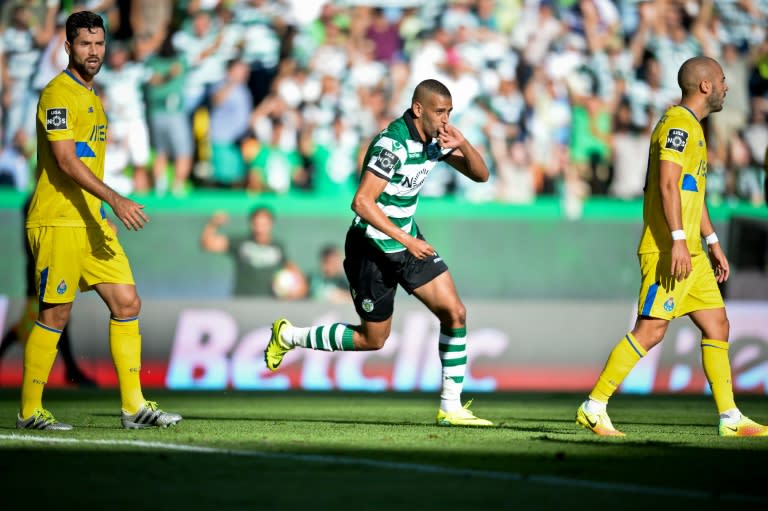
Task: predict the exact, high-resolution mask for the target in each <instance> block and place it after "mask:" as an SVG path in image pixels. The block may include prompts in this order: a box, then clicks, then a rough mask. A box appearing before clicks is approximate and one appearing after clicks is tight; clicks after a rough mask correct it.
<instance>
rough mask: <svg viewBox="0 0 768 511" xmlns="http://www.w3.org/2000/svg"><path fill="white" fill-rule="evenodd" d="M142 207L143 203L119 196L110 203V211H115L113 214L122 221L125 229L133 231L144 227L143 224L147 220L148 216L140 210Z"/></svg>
mask: <svg viewBox="0 0 768 511" xmlns="http://www.w3.org/2000/svg"><path fill="white" fill-rule="evenodd" d="M143 209H144V205H143V204H139V203H137V202H134V201H132V200H131V199H127V198H125V197H120V196H118V197H117V199H115V201H114V204H112V211H114V212H115V216H117V218H119V219H120V221H121V222H123V225H125V227H126V229H128V230H134V231H138V230H139V229H142V228H144V224H146V223H147V222H149V217H148V216H147V215H146V213H144V211H142V210H143Z"/></svg>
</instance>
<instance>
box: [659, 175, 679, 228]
mask: <svg viewBox="0 0 768 511" xmlns="http://www.w3.org/2000/svg"><path fill="white" fill-rule="evenodd" d="M660 188H661V203H662V205H663V209H664V218H665V219H666V221H667V226H668V227H669V230H670V232H671V231H678V230H682V229H683V214H682V210H681V206H680V190H679V189H678V187H677V184H676V183H675V184H673V183H662V184H661V186H660Z"/></svg>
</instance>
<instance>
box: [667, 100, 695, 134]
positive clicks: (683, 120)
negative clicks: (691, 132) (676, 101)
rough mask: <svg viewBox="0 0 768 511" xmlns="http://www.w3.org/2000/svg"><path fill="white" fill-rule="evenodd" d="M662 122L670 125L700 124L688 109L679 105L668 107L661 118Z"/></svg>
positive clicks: (689, 126) (693, 125) (690, 126)
mask: <svg viewBox="0 0 768 511" xmlns="http://www.w3.org/2000/svg"><path fill="white" fill-rule="evenodd" d="M661 122H662V124H665V125H667V126H670V127H683V128H691V129H693V128H696V127H698V126H701V123H699V120H698V119H697V118H696V116H695V115H694V114H693V112H691V111H690V110H689V109H687V108H685V107H684V106H681V105H676V106H673V107H670V108H669V109H668V110H667V111H666V112H665V113H664V116H663V117H662V118H661Z"/></svg>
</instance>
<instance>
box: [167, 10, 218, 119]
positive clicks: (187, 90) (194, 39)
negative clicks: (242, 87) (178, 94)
mask: <svg viewBox="0 0 768 511" xmlns="http://www.w3.org/2000/svg"><path fill="white" fill-rule="evenodd" d="M172 37H173V45H174V47H175V48H176V50H177V51H178V52H179V53H181V54H182V55H183V56H184V58H185V60H186V62H187V64H188V65H189V71H188V73H187V77H186V81H185V87H184V109H185V110H186V111H187V112H188V113H189V114H192V113H193V112H194V111H195V110H197V109H198V108H199V107H201V106H203V105H204V103H205V102H206V99H207V94H208V91H209V89H210V87H211V86H212V85H213V84H214V83H216V82H218V81H220V80H221V79H222V78H223V77H224V74H225V63H224V62H222V61H221V60H220V59H219V58H218V57H217V56H216V52H217V50H218V48H219V45H220V44H221V41H222V32H221V30H219V27H217V26H216V24H215V23H214V21H213V20H212V19H211V13H210V12H208V11H204V10H200V11H197V12H195V13H194V15H193V16H192V21H191V27H189V28H182V29H180V30H178V31H177V32H175V33H174V34H173V36H172Z"/></svg>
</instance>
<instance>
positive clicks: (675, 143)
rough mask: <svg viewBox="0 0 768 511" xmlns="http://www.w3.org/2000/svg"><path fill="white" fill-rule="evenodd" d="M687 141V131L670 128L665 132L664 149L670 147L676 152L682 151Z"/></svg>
mask: <svg viewBox="0 0 768 511" xmlns="http://www.w3.org/2000/svg"><path fill="white" fill-rule="evenodd" d="M687 143H688V132H687V131H685V130H681V129H678V128H672V129H671V130H669V133H668V134H667V143H666V145H665V146H664V148H665V149H672V150H674V151H677V152H678V153H682V152H683V150H684V149H685V144H687Z"/></svg>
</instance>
